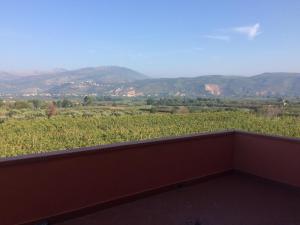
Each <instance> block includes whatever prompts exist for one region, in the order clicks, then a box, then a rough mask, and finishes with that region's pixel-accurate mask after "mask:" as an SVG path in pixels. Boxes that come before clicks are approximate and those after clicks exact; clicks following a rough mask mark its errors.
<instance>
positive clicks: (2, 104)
mask: <svg viewBox="0 0 300 225" xmlns="http://www.w3.org/2000/svg"><path fill="white" fill-rule="evenodd" d="M4 105H5V103H4V101H3V100H2V99H1V98H0V107H2V106H4Z"/></svg>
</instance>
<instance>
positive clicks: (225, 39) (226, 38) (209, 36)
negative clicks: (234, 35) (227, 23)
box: [202, 35, 230, 41]
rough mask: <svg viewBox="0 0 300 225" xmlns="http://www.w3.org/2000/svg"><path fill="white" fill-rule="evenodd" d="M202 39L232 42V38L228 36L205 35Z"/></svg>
mask: <svg viewBox="0 0 300 225" xmlns="http://www.w3.org/2000/svg"><path fill="white" fill-rule="evenodd" d="M202 37H203V38H207V39H214V40H219V41H230V36H228V35H203V36H202Z"/></svg>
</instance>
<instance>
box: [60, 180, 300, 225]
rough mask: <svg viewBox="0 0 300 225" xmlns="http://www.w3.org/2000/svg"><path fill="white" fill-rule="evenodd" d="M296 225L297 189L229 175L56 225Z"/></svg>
mask: <svg viewBox="0 0 300 225" xmlns="http://www.w3.org/2000/svg"><path fill="white" fill-rule="evenodd" d="M99 224H101V225H200V224H201V225H256V224H257V225H262V224H263V225H277V224H278V225H282V224H284V225H292V224H293V225H296V224H300V190H297V189H293V188H289V187H286V186H283V185H276V184H274V183H271V182H267V181H264V180H262V179H258V178H254V177H250V176H245V175H240V174H231V175H226V176H222V177H218V178H214V179H211V180H208V181H205V182H201V183H198V184H195V185H191V186H185V187H182V188H178V189H174V190H171V191H168V192H164V193H161V194H157V195H153V196H150V197H146V198H143V199H139V200H136V201H133V202H129V203H125V204H122V205H119V206H115V207H112V208H108V209H105V210H101V211H98V212H97V213H94V214H90V215H86V216H83V217H79V218H75V219H71V220H68V221H65V222H63V223H59V225H99Z"/></svg>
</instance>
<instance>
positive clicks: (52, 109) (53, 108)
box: [47, 102, 57, 118]
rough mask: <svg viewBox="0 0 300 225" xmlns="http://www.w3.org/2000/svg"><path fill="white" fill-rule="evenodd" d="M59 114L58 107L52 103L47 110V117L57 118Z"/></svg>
mask: <svg viewBox="0 0 300 225" xmlns="http://www.w3.org/2000/svg"><path fill="white" fill-rule="evenodd" d="M56 114H57V109H56V105H55V103H54V102H51V103H50V104H49V105H48V109H47V116H48V118H50V117H52V116H55V115H56Z"/></svg>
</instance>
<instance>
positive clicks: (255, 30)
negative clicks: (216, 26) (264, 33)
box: [233, 23, 261, 40]
mask: <svg viewBox="0 0 300 225" xmlns="http://www.w3.org/2000/svg"><path fill="white" fill-rule="evenodd" d="M233 31H235V32H238V33H241V34H245V35H247V37H248V38H249V39H250V40H253V39H254V38H255V37H257V36H258V35H259V34H261V31H260V24H259V23H256V24H254V25H252V26H242V27H234V28H233Z"/></svg>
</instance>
